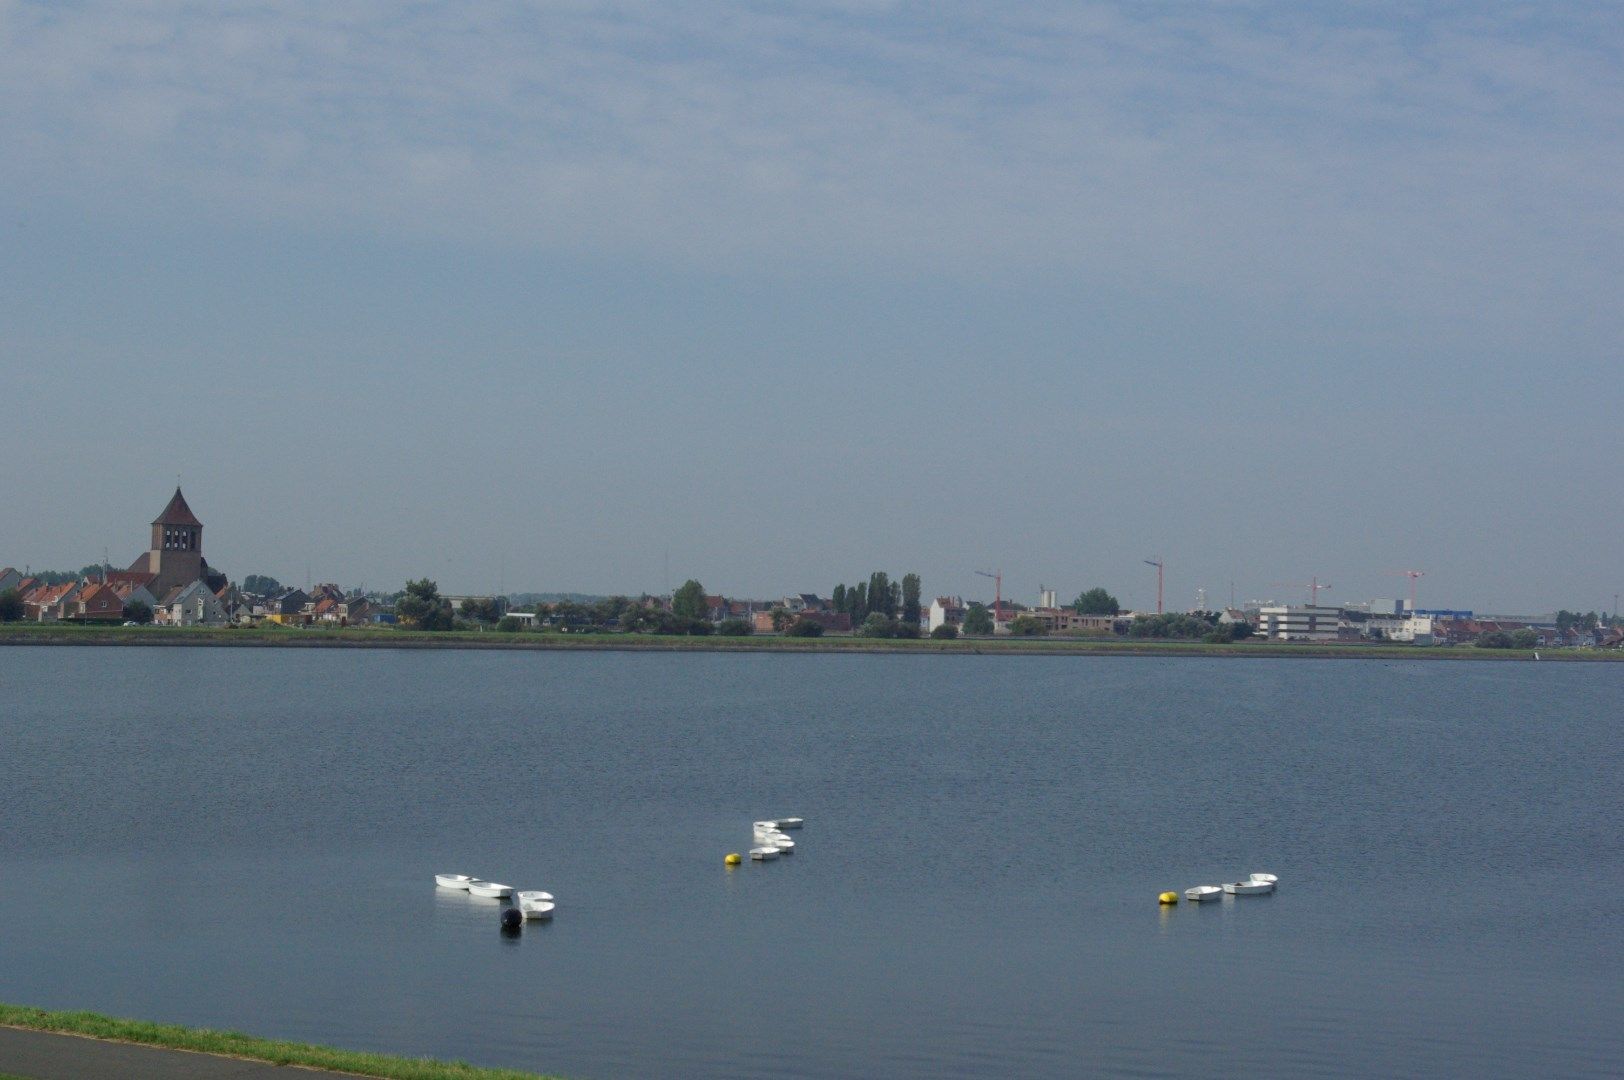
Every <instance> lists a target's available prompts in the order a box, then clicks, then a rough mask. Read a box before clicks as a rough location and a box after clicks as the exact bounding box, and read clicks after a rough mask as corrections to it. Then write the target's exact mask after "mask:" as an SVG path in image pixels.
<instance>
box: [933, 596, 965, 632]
mask: <svg viewBox="0 0 1624 1080" xmlns="http://www.w3.org/2000/svg"><path fill="white" fill-rule="evenodd" d="M966 610H968V609H967V608H966V607H965V606H964V601H963V600H962V599H960V598H959V597H957V596H938V597H937V598H936V599H934V600H932V601H931V602H930V625H929V626H928V627H926V629H927V630H934V629H936V628H937V627H938V626H952V627H958V626H962V625H964V613H965V611H966Z"/></svg>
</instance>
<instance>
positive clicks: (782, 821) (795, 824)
mask: <svg viewBox="0 0 1624 1080" xmlns="http://www.w3.org/2000/svg"><path fill="white" fill-rule="evenodd" d="M804 824H806V822H805V821H803V820H802V819H800V818H798V817H781V818H779V819H778V827H779V828H780V829H799V828H800V827H801V826H802V825H804Z"/></svg>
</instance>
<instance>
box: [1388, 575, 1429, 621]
mask: <svg viewBox="0 0 1624 1080" xmlns="http://www.w3.org/2000/svg"><path fill="white" fill-rule="evenodd" d="M1387 572H1388V573H1389V574H1392V575H1394V576H1395V577H1407V578H1409V579H1410V614H1411V615H1414V614H1415V579H1416V578H1418V577H1425V576H1426V573H1427V572H1426V571H1425V570H1389V571H1387Z"/></svg>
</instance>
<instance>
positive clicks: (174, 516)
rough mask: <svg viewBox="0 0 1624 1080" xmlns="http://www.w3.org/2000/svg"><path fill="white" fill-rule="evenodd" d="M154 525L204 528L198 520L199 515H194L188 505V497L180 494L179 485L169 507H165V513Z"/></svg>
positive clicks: (160, 515)
mask: <svg viewBox="0 0 1624 1080" xmlns="http://www.w3.org/2000/svg"><path fill="white" fill-rule="evenodd" d="M152 523H153V524H154V525H191V526H193V527H195V528H199V529H201V528H202V527H203V523H202V522H201V521H199V520H197V515H196V514H193V513H192V508H191V507H190V506H187V505H186V496H184V495H182V494H181V493H180V485H179V484H177V485H175V494H174V496H173V497H172V498H171V499H170V500H169V505H168V506H166V507H164V511H163V513H161V514H159V515H158V516H157V517H156V518H154V519H153V522H152Z"/></svg>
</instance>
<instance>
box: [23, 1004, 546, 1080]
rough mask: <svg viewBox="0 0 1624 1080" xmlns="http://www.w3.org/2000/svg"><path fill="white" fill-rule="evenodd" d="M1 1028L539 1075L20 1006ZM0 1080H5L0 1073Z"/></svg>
mask: <svg viewBox="0 0 1624 1080" xmlns="http://www.w3.org/2000/svg"><path fill="white" fill-rule="evenodd" d="M0 1025H3V1026H5V1027H16V1028H28V1029H30V1030H33V1031H52V1032H59V1033H62V1034H67V1035H88V1036H90V1037H92V1038H96V1039H110V1040H113V1041H115V1042H127V1043H140V1044H141V1045H143V1046H157V1047H163V1048H166V1049H170V1050H194V1051H198V1052H200V1053H205V1054H223V1055H226V1056H228V1057H236V1058H248V1059H251V1060H253V1061H264V1062H268V1063H270V1064H272V1065H301V1066H304V1067H306V1068H312V1069H330V1070H332V1071H335V1072H346V1073H356V1074H359V1075H361V1076H380V1077H387V1078H389V1080H538V1076H539V1074H537V1073H528V1072H519V1071H517V1070H515V1069H488V1068H482V1067H480V1066H478V1065H469V1064H467V1063H466V1062H462V1061H434V1060H431V1059H429V1058H408V1057H395V1056H393V1055H390V1054H367V1053H361V1052H358V1051H354V1050H337V1049H334V1048H332V1047H330V1046H311V1045H308V1044H306V1043H296V1042H283V1041H281V1040H279V1039H259V1038H255V1037H254V1036H252V1035H244V1034H242V1033H240V1032H236V1031H212V1030H210V1029H208V1028H189V1027H181V1026H180V1025H179V1024H153V1023H148V1022H146V1021H143V1020H120V1019H119V1018H117V1017H113V1016H102V1015H101V1014H100V1013H92V1012H51V1011H49V1010H46V1009H35V1008H31V1007H29V1006H25V1005H6V1004H3V1003H0ZM0 1080H5V1077H4V1076H3V1074H0Z"/></svg>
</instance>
